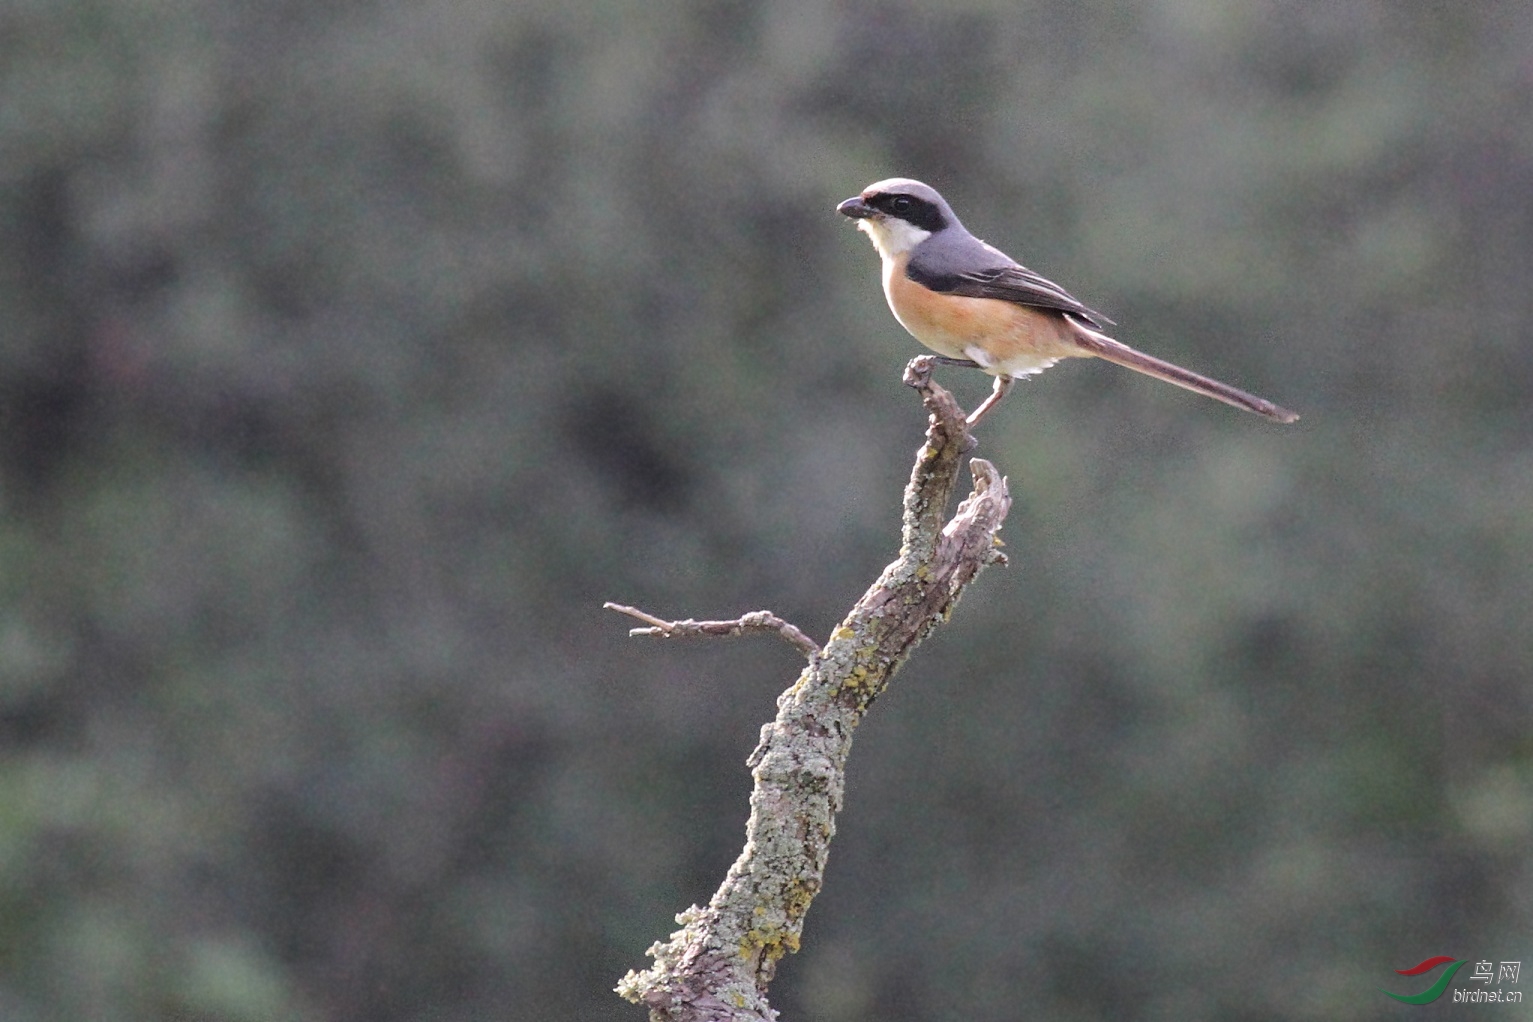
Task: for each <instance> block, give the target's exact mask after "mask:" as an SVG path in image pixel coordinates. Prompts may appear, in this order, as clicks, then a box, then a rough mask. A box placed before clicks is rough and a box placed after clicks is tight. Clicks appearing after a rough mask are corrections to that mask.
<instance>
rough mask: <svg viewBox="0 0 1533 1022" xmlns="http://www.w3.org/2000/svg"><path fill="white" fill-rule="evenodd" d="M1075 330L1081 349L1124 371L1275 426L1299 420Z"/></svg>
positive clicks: (1252, 396) (1243, 394)
mask: <svg viewBox="0 0 1533 1022" xmlns="http://www.w3.org/2000/svg"><path fill="white" fill-rule="evenodd" d="M1075 326H1076V328H1077V330H1076V336H1077V338H1078V339H1079V341H1080V344H1081V347H1083V348H1085V349H1086V350H1087V351H1089V352H1091V354H1093V355H1096V356H1097V357H1098V358H1105V359H1107V361H1109V362H1115V363H1117V364H1118V365H1120V366H1123V367H1125V368H1128V369H1133V370H1135V371H1136V372H1141V373H1144V374H1145V375H1146V376H1153V377H1155V378H1156V379H1157V380H1165V381H1166V382H1167V383H1174V384H1176V385H1177V386H1178V387H1185V388H1186V389H1188V390H1190V391H1193V392H1195V393H1198V394H1202V395H1204V396H1206V397H1211V398H1213V399H1214V400H1215V401H1223V402H1224V403H1225V404H1227V405H1234V406H1235V407H1236V408H1243V409H1245V410H1246V411H1248V412H1255V413H1256V414H1257V415H1262V416H1265V417H1267V418H1269V419H1272V420H1274V421H1275V422H1294V421H1296V420H1297V419H1298V418H1299V414H1298V413H1297V412H1291V411H1289V410H1288V409H1286V408H1284V407H1282V406H1281V405H1276V404H1273V403H1272V402H1271V401H1268V400H1267V399H1266V398H1264V397H1257V396H1256V395H1255V394H1247V393H1246V392H1245V391H1243V390H1241V389H1239V388H1238V387H1231V386H1230V385H1229V384H1228V383H1220V382H1219V381H1218V380H1214V379H1210V378H1209V377H1207V376H1201V375H1199V374H1197V373H1195V372H1193V371H1192V370H1191V369H1183V368H1182V367H1181V366H1179V365H1172V364H1171V363H1170V362H1162V361H1161V360H1160V359H1158V358H1155V357H1153V356H1151V355H1146V354H1145V353H1144V352H1142V351H1136V350H1135V349H1133V348H1130V347H1129V346H1128V345H1127V344H1123V343H1120V342H1119V341H1115V340H1113V339H1112V338H1111V337H1108V336H1106V335H1105V334H1100V333H1097V332H1096V331H1095V330H1091V329H1089V328H1088V327H1085V326H1084V325H1082V324H1080V323H1076V324H1075Z"/></svg>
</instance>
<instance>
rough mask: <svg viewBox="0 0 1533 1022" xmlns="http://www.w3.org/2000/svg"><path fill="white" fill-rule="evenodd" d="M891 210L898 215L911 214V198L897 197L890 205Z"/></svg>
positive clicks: (905, 196)
mask: <svg viewBox="0 0 1533 1022" xmlns="http://www.w3.org/2000/svg"><path fill="white" fill-rule="evenodd" d="M889 208H890V209H892V210H894V211H895V212H896V213H909V212H910V196H908V195H896V196H895V197H894V199H893V201H891V202H890V203H889Z"/></svg>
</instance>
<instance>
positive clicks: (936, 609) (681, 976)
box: [609, 356, 1011, 1022]
mask: <svg viewBox="0 0 1533 1022" xmlns="http://www.w3.org/2000/svg"><path fill="white" fill-rule="evenodd" d="M932 363H933V360H932V359H931V358H930V357H927V356H923V357H921V358H917V359H915V360H913V361H912V362H911V363H910V365H908V366H907V367H906V369H905V382H906V383H907V384H909V385H910V386H912V387H914V388H915V389H916V390H917V391H918V392H919V393H920V394H921V399H922V401H923V402H924V403H925V405H926V408H927V411H928V412H929V413H930V422H929V425H928V428H927V431H926V443H925V444H924V445H923V446H922V447H921V449H920V451H919V452H917V454H916V461H915V467H914V468H913V469H912V470H911V474H910V482H909V484H908V485H907V486H906V487H905V496H904V511H903V515H902V523H901V544H900V555H899V557H898V558H897V559H896V560H895V561H894V562H893V563H892V564H890V565H889V566H888V567H887V568H885V569H884V571H883V574H882V575H880V576H879V578H878V580H877V581H875V582H874V583H873V585H872V586H871V587H870V588H869V589H868V591H867V592H866V593H864V594H863V596H862V598H861V599H860V600H858V601H857V604H856V605H855V606H854V607H853V608H852V610H851V612H850V613H848V614H847V616H846V619H845V620H844V621H842V622H841V624H840V626H839V627H837V628H836V630H835V631H834V632H833V633H832V634H831V637H830V641H828V642H827V643H826V644H825V646H824V647H823V648H821V649H819V650H817V651H815V652H814V653H813V654H811V656H810V662H809V666H807V667H806V668H805V669H804V671H803V673H802V674H800V675H799V677H798V680H797V681H796V682H794V684H793V685H792V686H791V687H790V688H789V689H788V690H787V691H786V692H784V693H783V694H782V695H781V696H779V697H778V700H777V704H778V713H777V719H776V720H774V721H773V722H772V723H770V724H767V725H766V726H765V727H763V728H762V729H761V741H760V743H759V744H758V745H757V746H756V750H755V752H753V753H751V756H750V758H749V760H748V761H747V762H748V764H749V766H750V767H751V775H752V777H753V778H754V780H755V790H754V791H753V792H752V793H751V800H750V804H751V815H750V819H749V821H748V822H747V823H746V841H745V848H744V850H743V851H741V853H740V857H739V858H738V859H737V860H736V861H735V864H734V865H733V866H731V867H730V869H729V873H728V875H727V876H726V877H725V878H724V882H723V884H722V885H721V886H720V887H719V889H718V891H716V892H715V893H714V895H713V898H712V900H711V901H709V903H708V906H707V907H706V908H698V907H697V906H695V905H694V906H692V907H691V908H689V909H687V910H686V911H685V912H682V913H681V914H680V915H678V916H677V917H676V921H677V923H679V924H680V925H681V929H679V930H677V931H676V932H675V933H673V934H672V935H671V936H670V938H669V939H668V940H665V941H663V942H659V943H656V944H655V945H654V946H652V947H651V948H650V949H649V954H650V955H652V956H653V957H654V960H655V964H654V965H653V966H652V967H651V968H649V969H646V970H644V971H642V972H637V971H636V972H630V973H628V975H626V976H624V977H623V979H622V981H621V982H620V983H619V984H618V987H617V992H618V993H619V994H621V995H622V996H624V997H626V998H627V999H629V1000H631V1001H635V1002H638V1003H643V1004H646V1005H648V1006H649V1009H650V1018H651V1019H652V1020H653V1022H660V1020H671V1022H675V1020H688V1022H694V1020H696V1022H701V1020H711V1022H722V1020H758V1022H760V1020H770V1019H774V1018H775V1017H776V1013H775V1012H774V1011H773V1010H772V1008H771V1006H770V1005H769V1004H768V1002H767V998H766V990H767V985H768V984H769V983H770V982H771V980H772V977H773V975H774V974H775V972H776V969H777V962H778V960H779V959H780V958H782V956H783V955H785V954H787V953H788V952H790V951H797V950H798V947H799V937H800V934H801V933H802V931H803V925H804V915H805V913H807V912H808V911H809V905H810V903H811V902H813V900H814V897H815V895H816V894H818V893H819V890H820V887H821V884H822V881H823V878H824V875H825V863H826V858H827V855H828V853H829V849H830V840H831V838H832V837H833V836H834V835H835V832H836V814H837V813H838V812H839V811H840V809H841V804H842V794H843V791H844V790H845V768H846V758H847V754H848V753H849V751H850V748H851V741H852V733H853V732H854V731H855V730H856V728H857V725H858V724H859V723H860V722H861V720H862V717H863V715H864V714H865V713H866V712H867V710H868V708H869V707H870V706H871V705H872V704H873V701H874V700H875V699H876V698H877V697H878V695H879V694H880V693H881V692H883V690H884V688H885V687H886V686H887V685H888V684H889V679H890V677H891V676H892V675H893V674H894V672H895V671H896V670H898V668H899V667H900V665H901V664H903V663H904V662H905V659H906V658H907V657H909V655H910V653H911V651H912V650H914V649H915V647H916V645H917V644H919V643H920V641H921V640H922V639H923V638H925V637H926V636H927V635H928V634H929V633H930V632H931V630H932V629H933V628H935V627H936V626H937V625H938V623H940V622H941V621H944V620H946V618H947V615H948V614H949V613H950V612H951V611H952V609H953V606H954V604H956V603H957V601H958V597H959V596H960V595H961V594H962V592H963V590H964V588H965V587H966V586H967V585H968V584H969V583H970V582H971V581H973V579H974V577H975V576H976V575H977V574H978V573H979V572H980V571H981V570H982V569H984V568H985V567H986V566H988V565H990V564H996V563H1004V561H1005V558H1004V556H1003V555H1002V554H1001V553H1000V550H999V541H998V540H997V539H996V532H997V531H998V530H999V529H1000V527H1001V523H1002V521H1003V520H1004V519H1005V517H1006V513H1007V511H1008V510H1009V509H1010V507H1011V498H1010V496H1009V495H1008V493H1007V490H1006V480H1005V479H1004V478H1003V477H1002V476H1001V475H1000V473H998V472H997V471H996V470H995V466H993V465H991V464H990V463H989V462H988V461H983V460H981V459H979V458H974V459H972V460H971V461H970V470H971V472H972V473H973V477H974V487H973V490H972V491H971V492H970V494H969V496H968V497H967V498H965V499H964V501H963V502H962V503H961V504H960V505H959V506H958V510H957V512H956V513H955V514H954V515H953V518H952V520H951V521H948V522H947V523H946V524H944V523H943V516H944V515H945V513H946V510H947V506H948V504H949V502H950V500H951V497H952V493H953V489H954V487H955V485H956V484H957V479H958V473H959V469H960V468H961V462H962V460H963V455H964V453H965V452H966V451H968V450H969V449H970V448H971V447H972V446H973V440H972V438H971V437H970V436H969V432H968V427H967V425H966V423H965V421H964V412H963V409H961V408H960V407H958V403H957V402H956V401H954V400H953V397H952V395H951V394H949V393H948V392H947V391H945V390H943V389H942V388H941V387H939V386H937V385H936V384H935V383H933V382H932V380H931V366H932ZM609 606H613V605H609ZM613 609H618V610H622V611H623V612H624V613H630V608H620V607H616V606H613ZM762 613H765V612H762ZM632 616H635V617H638V618H639V619H640V620H642V621H646V622H647V623H648V624H649V626H650V627H649V628H645V629H635V631H634V634H659V635H680V634H727V635H732V634H739V633H740V632H742V631H745V630H773V629H772V628H768V627H766V626H765V625H761V626H756V625H749V626H748V625H746V624H745V623H744V622H745V621H746V618H750V617H752V615H746V617H745V618H741V619H738V620H737V621H732V622H666V621H661V620H659V619H657V618H652V617H651V616H649V615H646V614H644V613H643V612H637V613H633V615H632ZM762 620H765V619H762ZM774 620H779V621H780V619H775V617H774ZM782 624H786V623H785V622H782ZM711 625H720V626H723V627H722V628H721V629H719V630H715V629H710V628H708V627H705V626H711ZM689 626H690V627H689ZM736 626H738V627H736ZM787 627H789V628H792V626H791V625H788V626H787ZM776 630H778V631H779V634H784V635H785V637H786V633H783V632H782V631H781V629H776ZM794 631H795V632H796V631H797V629H794ZM798 634H799V635H800V636H801V637H802V635H803V633H802V632H799V633H798ZM789 641H794V643H795V645H799V646H800V648H804V647H803V645H802V644H800V643H798V642H797V641H796V640H793V639H791V638H790V640H789ZM807 641H808V640H807V639H805V642H807ZM810 645H811V646H812V643H810ZM806 652H807V650H806Z"/></svg>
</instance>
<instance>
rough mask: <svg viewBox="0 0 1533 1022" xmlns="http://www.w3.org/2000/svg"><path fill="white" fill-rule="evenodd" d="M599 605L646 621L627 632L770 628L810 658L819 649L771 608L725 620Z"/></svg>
mask: <svg viewBox="0 0 1533 1022" xmlns="http://www.w3.org/2000/svg"><path fill="white" fill-rule="evenodd" d="M602 609H603V610H615V611H617V612H618V613H619V614H627V615H628V616H629V617H632V618H637V619H638V620H640V621H643V622H644V623H645V624H647V625H649V627H648V628H630V629H628V634H629V635H658V636H662V637H664V638H667V639H674V638H687V637H694V636H704V635H707V636H724V637H729V638H733V637H734V636H737V635H744V634H745V633H746V632H773V633H776V634H777V635H780V636H782V637H783V638H784V639H786V640H787V641H788V642H790V643H792V644H793V645H794V646H795V647H797V648H798V650H799V651H800V652H801V653H803V654H804V655H805V656H807V657H809V658H810V659H811V660H812V659H814V655H815V654H816V653H818V652H819V651H820V647H819V645H818V644H817V643H816V642H815V641H814V640H813V639H811V638H810V637H809V636H807V635H805V634H804V633H803V631H802V630H800V629H799V627H798V626H797V625H795V624H793V623H791V622H788V621H784V620H783V619H782V618H780V617H778V616H777V615H776V614H773V613H772V612H771V611H770V610H753V611H751V612H750V613H749V614H741V615H740V616H739V617H737V618H731V619H730V620H728V621H693V620H692V619H691V618H687V619H686V620H685V621H666V620H663V619H661V618H658V617H655V615H653V614H648V613H645V612H644V611H642V610H639V609H638V608H637V607H627V606H624V605H623V604H621V603H612V602H610V601H609V602H607V603H604V604H602Z"/></svg>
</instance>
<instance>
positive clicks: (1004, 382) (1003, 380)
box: [968, 375, 1012, 429]
mask: <svg viewBox="0 0 1533 1022" xmlns="http://www.w3.org/2000/svg"><path fill="white" fill-rule="evenodd" d="M1011 384H1012V378H1011V377H1010V376H1004V375H1003V376H997V377H996V378H995V388H994V389H993V390H991V392H990V396H989V397H987V398H985V401H984V404H982V405H980V406H979V407H978V408H976V409H974V411H972V412H970V413H969V419H968V422H969V428H970V429H973V428H974V427H975V426H976V425H977V424H978V423H979V420H980V419H982V418H984V417H985V415H986V414H987V413H988V412H989V411H990V409H992V408H994V407H995V406H996V405H998V404H1000V403H1001V398H1003V397H1005V396H1006V392H1007V391H1008V390H1010V389H1011Z"/></svg>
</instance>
